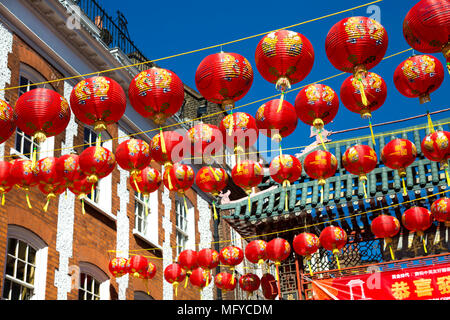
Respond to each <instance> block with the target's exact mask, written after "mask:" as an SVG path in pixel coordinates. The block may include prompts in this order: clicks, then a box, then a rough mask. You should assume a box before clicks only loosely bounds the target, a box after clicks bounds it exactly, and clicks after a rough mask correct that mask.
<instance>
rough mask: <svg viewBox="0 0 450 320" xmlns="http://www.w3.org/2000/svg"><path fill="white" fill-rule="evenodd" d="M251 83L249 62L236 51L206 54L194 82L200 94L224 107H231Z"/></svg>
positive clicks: (251, 76)
mask: <svg viewBox="0 0 450 320" xmlns="http://www.w3.org/2000/svg"><path fill="white" fill-rule="evenodd" d="M252 83H253V69H252V66H251V65H250V62H248V60H247V59H246V58H244V57H243V56H241V55H240V54H237V53H229V52H220V53H214V54H211V55H209V56H207V57H206V58H205V59H203V61H202V62H201V63H200V65H199V66H198V68H197V71H196V73H195V84H196V86H197V89H198V91H199V92H200V94H201V95H202V96H203V97H205V99H206V100H208V101H209V102H212V103H217V104H220V105H222V106H223V107H224V108H225V109H227V108H233V107H234V103H235V102H236V101H238V100H240V99H242V98H243V97H244V96H245V95H246V94H247V92H248V91H249V90H250V87H251V85H252Z"/></svg>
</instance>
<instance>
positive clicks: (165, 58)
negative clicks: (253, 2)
mask: <svg viewBox="0 0 450 320" xmlns="http://www.w3.org/2000/svg"><path fill="white" fill-rule="evenodd" d="M382 1H383V0H376V1H371V2H368V3H365V4H362V5H359V6H356V7H353V8H349V9H345V10H341V11H338V12H334V13H330V14H327V15H324V16H321V17H317V18H313V19H310V20H306V21H302V22H299V23H296V24H293V25H290V26H286V27H283V28H278V29H276V30H271V31H266V32H263V33H258V34H254V35H251V36H247V37H243V38H240V39H236V40H232V41H227V42H224V43H220V44H216V45H211V46H208V47H203V48H200V49H195V50H190V51H186V52H182V53H178V54H174V55H170V56H166V57H162V58H158V59H153V60H147V61H144V62H139V63H134V64H129V65H125V66H120V67H117V68H111V69H106V70H101V71H94V72H90V73H85V74H79V75H75V76H71V77H65V78H60V79H54V80H49V81H42V82H38V83H35V84H34V85H35V86H39V85H44V84H48V83H54V82H59V81H66V80H72V79H78V78H83V77H89V76H98V75H100V74H104V73H108V72H113V71H118V70H123V69H127V68H131V67H138V66H141V65H145V64H149V63H154V62H158V61H163V60H167V59H172V58H176V57H180V56H184V55H188V54H192V53H197V52H201V51H205V50H209V49H214V48H219V47H222V46H225V45H229V44H233V43H237V42H241V41H244V40H249V39H253V38H256V37H261V36H264V35H266V34H269V33H271V32H274V31H277V30H284V29H290V28H294V27H298V26H301V25H303V24H307V23H310V22H314V21H319V20H322V19H326V18H329V17H333V16H336V15H339V14H342V13H345V12H349V11H352V10H355V9H359V8H363V7H366V6H370V5H372V4H375V3H379V2H382ZM24 87H26V86H24V85H22V86H15V87H9V88H2V89H0V91H5V90H16V89H20V88H24Z"/></svg>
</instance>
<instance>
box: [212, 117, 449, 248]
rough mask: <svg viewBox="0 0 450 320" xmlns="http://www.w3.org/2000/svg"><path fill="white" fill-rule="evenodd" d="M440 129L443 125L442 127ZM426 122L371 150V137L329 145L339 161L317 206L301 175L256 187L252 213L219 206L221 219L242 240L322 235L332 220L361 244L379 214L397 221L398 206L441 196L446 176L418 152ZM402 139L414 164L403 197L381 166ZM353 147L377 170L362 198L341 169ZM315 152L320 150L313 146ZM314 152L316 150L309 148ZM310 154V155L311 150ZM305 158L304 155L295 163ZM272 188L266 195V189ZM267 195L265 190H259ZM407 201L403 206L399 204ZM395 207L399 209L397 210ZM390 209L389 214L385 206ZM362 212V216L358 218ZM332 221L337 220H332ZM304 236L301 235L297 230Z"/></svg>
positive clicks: (314, 191)
mask: <svg viewBox="0 0 450 320" xmlns="http://www.w3.org/2000/svg"><path fill="white" fill-rule="evenodd" d="M449 120H450V118H445V119H442V120H439V121H435V122H434V123H433V124H434V129H435V130H446V131H448V130H449V128H448V124H447V123H448V122H449ZM441 124H443V125H441ZM429 133H430V131H429V128H428V127H427V123H424V124H423V125H417V126H413V127H408V128H404V129H403V130H395V131H387V132H384V133H380V134H377V135H376V136H375V143H376V145H375V146H374V145H373V143H372V139H371V137H370V136H367V135H366V136H364V137H356V138H354V139H352V140H346V141H345V142H339V141H336V142H329V143H327V144H326V147H327V150H328V151H329V152H331V153H332V154H334V155H335V156H336V158H337V160H338V169H337V171H336V174H335V175H334V176H333V177H331V178H328V179H327V181H326V184H325V185H324V190H323V202H322V204H321V203H320V198H321V192H320V187H319V186H318V183H317V180H311V179H310V178H309V177H308V176H307V175H306V174H305V172H304V170H303V173H302V176H301V178H300V179H299V180H298V181H297V182H295V183H294V184H292V185H291V186H289V187H287V188H283V187H282V186H280V185H278V184H277V183H276V182H275V181H273V180H272V179H271V178H270V179H266V181H267V182H266V183H264V184H261V185H259V187H258V188H259V189H260V190H263V191H262V192H260V193H258V194H255V195H253V196H252V197H251V202H252V204H251V211H250V212H249V210H248V207H247V206H248V199H247V198H243V199H242V200H240V201H234V202H233V203H227V204H222V205H220V207H219V208H220V210H221V218H222V219H226V220H227V221H228V222H229V223H230V224H231V225H232V227H233V228H235V229H236V230H237V231H238V232H239V233H240V234H241V235H242V236H243V237H251V236H256V235H259V234H268V233H272V234H273V233H276V232H277V231H280V232H281V231H284V230H289V229H295V228H299V227H301V226H304V225H305V224H306V225H309V226H311V225H315V226H314V228H318V230H319V231H320V230H322V229H323V228H324V227H326V226H327V225H328V223H324V222H326V221H330V220H335V222H333V224H335V225H337V224H338V225H340V226H341V227H342V228H343V229H344V230H345V231H346V232H347V233H348V234H349V235H350V234H353V235H354V236H355V237H357V238H358V237H359V238H360V240H363V238H365V235H369V237H370V238H373V235H372V234H371V232H370V222H371V220H372V219H373V218H375V217H376V216H378V215H379V214H382V213H385V214H389V213H390V214H392V215H394V216H396V217H397V218H398V219H399V220H400V219H401V214H402V213H403V210H400V209H401V208H402V207H403V208H405V207H410V206H411V205H422V206H426V207H428V208H429V207H430V205H431V203H432V202H433V201H434V200H435V199H436V198H437V197H439V196H432V197H429V198H426V199H421V200H420V201H412V200H414V199H419V198H422V197H427V196H429V195H432V194H436V193H438V192H442V191H445V190H446V188H447V182H446V179H445V172H444V170H443V169H442V168H440V164H439V163H437V162H432V161H430V160H428V159H426V158H425V157H424V155H423V153H422V150H421V143H422V140H423V138H424V137H425V136H426V135H427V134H429ZM395 138H403V139H409V140H410V141H412V142H413V143H414V144H415V146H416V148H417V158H416V160H415V162H414V163H413V164H412V165H411V166H409V167H408V168H407V169H406V174H407V175H406V181H405V182H406V188H407V190H408V192H407V195H403V188H402V181H401V179H400V176H399V175H398V172H397V171H396V170H393V169H390V168H388V167H386V166H385V165H384V164H383V163H382V161H381V150H382V149H383V147H384V146H385V145H386V144H387V143H388V142H389V141H390V140H392V139H395ZM355 144H367V145H369V146H371V147H372V148H374V150H375V151H376V152H377V155H378V164H377V167H376V168H375V169H374V170H373V171H372V172H370V173H369V174H368V175H367V178H368V181H367V183H366V191H367V199H366V198H365V197H364V187H363V184H362V182H361V181H360V180H359V178H358V176H356V175H353V174H350V173H349V172H347V171H346V169H345V168H344V167H343V166H342V163H341V160H342V159H341V158H342V155H343V154H344V152H345V151H346V150H347V149H348V148H349V147H351V146H352V145H355ZM316 149H322V146H320V145H319V146H318V147H317V148H316ZM313 150H315V149H313ZM313 150H311V151H313ZM306 155H307V153H306V154H303V155H302V156H301V157H300V161H301V162H302V164H303V159H304V157H305V156H306ZM271 187H272V188H273V189H271V190H268V188H271ZM264 190H266V191H264ZM286 192H287V193H288V210H287V211H286V209H285V195H286ZM404 202H407V203H405V204H402V203H404ZM396 204H402V205H398V206H396ZM391 205H394V206H393V207H392V208H390V209H385V208H387V207H388V206H391ZM360 212H366V213H365V214H358V213H360ZM336 219H339V220H337V221H336ZM302 231H304V230H302Z"/></svg>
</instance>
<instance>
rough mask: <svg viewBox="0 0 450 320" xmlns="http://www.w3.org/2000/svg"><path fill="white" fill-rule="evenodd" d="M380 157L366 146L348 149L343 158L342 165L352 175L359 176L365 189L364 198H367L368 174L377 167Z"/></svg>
mask: <svg viewBox="0 0 450 320" xmlns="http://www.w3.org/2000/svg"><path fill="white" fill-rule="evenodd" d="M377 162H378V157H377V153H376V152H375V150H373V149H372V148H371V147H369V146H368V145H365V144H360V145H355V146H352V147H350V148H348V149H347V150H346V151H345V153H344V155H343V156H342V165H343V166H344V168H345V169H346V170H347V171H348V172H350V173H351V174H354V175H357V176H359V180H360V181H362V183H363V187H364V197H365V198H367V192H366V182H367V174H368V173H369V172H371V171H372V170H373V169H375V167H376V166H377Z"/></svg>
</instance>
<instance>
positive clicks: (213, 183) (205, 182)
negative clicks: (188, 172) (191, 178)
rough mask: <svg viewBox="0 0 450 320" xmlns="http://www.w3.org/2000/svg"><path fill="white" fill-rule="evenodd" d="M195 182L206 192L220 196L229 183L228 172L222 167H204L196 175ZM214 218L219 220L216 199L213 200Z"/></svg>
mask: <svg viewBox="0 0 450 320" xmlns="http://www.w3.org/2000/svg"><path fill="white" fill-rule="evenodd" d="M195 184H196V185H197V187H199V188H200V190H202V191H203V192H205V193H210V194H211V195H212V196H213V197H218V196H219V193H220V192H221V191H222V190H223V189H225V187H226V186H227V185H228V175H227V172H226V171H225V170H224V169H222V168H213V167H211V166H207V167H202V168H200V170H199V171H198V172H197V175H196V176H195ZM212 204H213V210H214V219H215V220H217V218H218V217H217V210H216V200H213V203H212Z"/></svg>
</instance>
